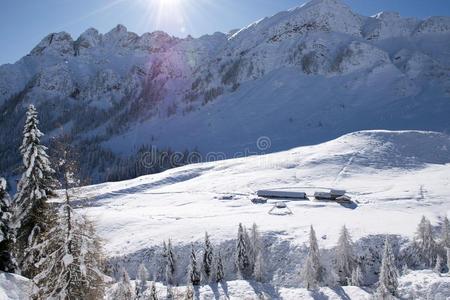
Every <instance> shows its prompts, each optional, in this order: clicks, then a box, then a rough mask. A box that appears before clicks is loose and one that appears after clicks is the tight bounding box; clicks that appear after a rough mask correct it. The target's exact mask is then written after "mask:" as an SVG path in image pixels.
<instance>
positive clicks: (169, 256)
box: [164, 239, 175, 285]
mask: <svg viewBox="0 0 450 300" xmlns="http://www.w3.org/2000/svg"><path fill="white" fill-rule="evenodd" d="M164 246H165V250H166V252H165V254H164V256H165V258H166V282H167V284H170V285H173V284H174V276H175V254H174V253H173V249H172V241H171V240H170V239H169V242H168V243H167V246H166V244H165V243H164Z"/></svg>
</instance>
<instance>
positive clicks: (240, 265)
mask: <svg viewBox="0 0 450 300" xmlns="http://www.w3.org/2000/svg"><path fill="white" fill-rule="evenodd" d="M235 263H236V268H237V271H238V276H240V277H242V278H243V279H247V278H249V277H250V276H251V274H252V269H251V263H250V257H249V249H248V244H247V238H246V230H245V229H244V226H242V224H241V223H239V229H238V235H237V241H236V258H235Z"/></svg>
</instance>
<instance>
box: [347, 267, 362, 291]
mask: <svg viewBox="0 0 450 300" xmlns="http://www.w3.org/2000/svg"><path fill="white" fill-rule="evenodd" d="M350 285H353V286H363V285H364V277H363V274H362V270H361V267H360V265H359V264H358V266H357V267H356V268H353V271H352V277H351V280H350Z"/></svg>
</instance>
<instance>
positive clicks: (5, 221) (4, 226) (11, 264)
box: [0, 177, 16, 273]
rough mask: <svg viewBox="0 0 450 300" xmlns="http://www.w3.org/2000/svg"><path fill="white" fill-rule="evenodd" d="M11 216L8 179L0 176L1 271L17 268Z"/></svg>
mask: <svg viewBox="0 0 450 300" xmlns="http://www.w3.org/2000/svg"><path fill="white" fill-rule="evenodd" d="M11 216H12V213H11V199H10V198H9V194H8V192H7V186H6V180H5V179H4V178H2V177H0V271H3V272H10V273H12V272H14V271H15V270H16V263H15V259H14V255H13V243H14V232H13V229H12V228H11Z"/></svg>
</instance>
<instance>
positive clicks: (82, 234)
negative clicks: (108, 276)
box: [33, 143, 104, 299]
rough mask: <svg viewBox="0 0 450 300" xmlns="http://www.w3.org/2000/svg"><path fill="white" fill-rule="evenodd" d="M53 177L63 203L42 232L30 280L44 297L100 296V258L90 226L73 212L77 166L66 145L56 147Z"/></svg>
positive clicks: (86, 297)
mask: <svg viewBox="0 0 450 300" xmlns="http://www.w3.org/2000/svg"><path fill="white" fill-rule="evenodd" d="M57 148H58V150H59V151H58V152H57V157H58V158H57V161H56V163H55V165H56V166H57V168H56V170H57V175H58V178H59V180H60V183H61V187H62V188H63V190H64V198H65V199H64V200H65V202H64V204H63V205H61V206H60V208H59V210H58V211H54V210H52V212H53V213H54V216H53V217H54V218H53V219H54V220H56V221H57V222H54V224H56V226H54V227H52V228H51V230H48V231H46V232H45V233H44V234H43V235H42V236H43V237H44V239H43V242H42V243H41V244H40V247H39V250H40V254H39V256H38V258H39V262H38V263H36V264H35V266H36V267H37V270H38V274H37V275H36V276H35V277H34V278H33V280H34V282H35V283H36V285H37V287H38V288H39V290H38V291H37V295H39V296H40V297H44V298H58V299H78V298H82V299H92V298H99V297H102V296H103V294H104V274H103V273H102V272H101V270H102V269H103V255H102V249H101V244H100V241H99V238H98V236H97V235H96V233H95V229H94V226H93V224H92V223H91V222H89V221H88V220H87V219H86V218H85V217H84V216H82V215H79V214H78V213H76V212H75V211H74V209H73V207H72V203H71V199H72V197H74V198H76V196H77V195H76V189H75V188H76V187H78V184H79V180H78V179H77V178H78V177H77V174H78V165H77V163H76V160H75V159H73V157H72V152H71V149H70V147H69V146H68V144H62V143H60V144H59V145H57Z"/></svg>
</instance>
